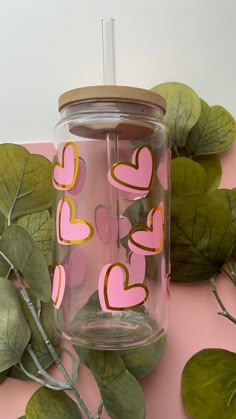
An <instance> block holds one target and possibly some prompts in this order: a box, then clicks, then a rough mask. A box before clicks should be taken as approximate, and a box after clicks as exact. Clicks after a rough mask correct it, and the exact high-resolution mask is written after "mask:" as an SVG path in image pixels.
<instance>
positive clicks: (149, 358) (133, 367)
mask: <svg viewBox="0 0 236 419" xmlns="http://www.w3.org/2000/svg"><path fill="white" fill-rule="evenodd" d="M165 347H166V336H163V337H162V338H161V339H159V340H158V341H156V342H154V343H151V344H150V345H147V346H142V347H138V348H134V349H127V350H123V351H119V352H120V355H121V358H122V360H123V362H124V364H125V366H126V368H127V370H128V371H129V372H130V373H131V374H132V375H134V377H135V378H136V379H137V380H139V379H141V378H144V377H145V376H146V375H148V374H149V373H150V372H151V371H152V370H153V369H154V368H155V367H156V365H157V364H158V362H159V360H160V358H161V356H162V354H163V352H164V350H165Z"/></svg>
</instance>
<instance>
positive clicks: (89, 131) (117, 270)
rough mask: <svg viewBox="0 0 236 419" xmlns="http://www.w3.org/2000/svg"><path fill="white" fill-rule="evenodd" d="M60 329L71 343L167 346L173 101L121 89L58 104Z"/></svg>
mask: <svg viewBox="0 0 236 419" xmlns="http://www.w3.org/2000/svg"><path fill="white" fill-rule="evenodd" d="M59 109H60V112H61V119H60V121H59V123H58V124H57V125H56V128H55V134H54V144H55V147H56V157H55V161H54V170H53V184H54V188H55V189H54V190H55V196H54V204H55V205H54V206H55V239H54V244H55V246H54V277H53V293H52V299H53V301H54V306H55V310H54V312H55V316H54V319H55V324H56V328H57V330H58V332H59V333H60V334H61V335H62V336H63V337H64V338H66V339H68V340H71V341H72V342H73V343H76V344H78V345H81V346H86V347H88V348H96V349H124V348H129V347H136V346H140V345H146V344H149V343H151V342H153V341H155V340H157V339H159V338H160V337H161V336H162V335H163V334H164V333H165V329H166V324H167V300H168V295H169V273H170V265H169V231H170V226H169V222H170V219H169V207H170V202H169V164H170V144H169V136H168V132H167V129H166V126H165V124H164V122H163V119H162V118H163V115H164V112H165V102H164V99H163V98H162V97H161V96H159V95H157V94H156V93H154V92H151V91H147V90H144V89H138V88H132V87H121V86H96V87H85V88H81V89H76V90H73V91H69V92H66V93H64V94H63V95H62V96H61V97H60V99H59Z"/></svg>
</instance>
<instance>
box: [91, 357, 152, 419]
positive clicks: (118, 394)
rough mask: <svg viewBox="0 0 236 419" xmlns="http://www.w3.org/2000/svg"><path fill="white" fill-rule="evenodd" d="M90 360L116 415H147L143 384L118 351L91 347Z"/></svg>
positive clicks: (115, 417)
mask: <svg viewBox="0 0 236 419" xmlns="http://www.w3.org/2000/svg"><path fill="white" fill-rule="evenodd" d="M88 363H89V366H90V369H91V371H92V373H93V375H94V377H95V379H96V381H97V384H98V386H99V389H100V393H101V397H102V399H103V402H104V405H105V408H106V411H107V413H108V414H109V415H110V417H111V418H112V419H121V418H129V419H145V417H146V416H145V402H144V397H143V393H142V390H141V387H140V385H139V384H138V382H137V381H136V379H135V378H134V377H133V375H131V374H130V373H129V371H128V370H127V369H126V368H125V365H124V362H123V361H122V359H121V357H120V355H119V353H118V352H116V351H94V350H90V351H89V355H88Z"/></svg>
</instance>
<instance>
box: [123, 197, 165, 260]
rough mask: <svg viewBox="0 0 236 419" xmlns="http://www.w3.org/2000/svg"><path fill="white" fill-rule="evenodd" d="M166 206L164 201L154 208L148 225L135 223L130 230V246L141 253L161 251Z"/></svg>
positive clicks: (148, 253)
mask: <svg viewBox="0 0 236 419" xmlns="http://www.w3.org/2000/svg"><path fill="white" fill-rule="evenodd" d="M163 225H164V208H163V203H161V204H160V205H159V206H158V207H156V208H153V209H152V210H151V211H150V212H149V214H148V217H147V225H142V224H140V225H135V226H134V227H133V228H132V229H131V230H130V232H129V240H128V246H129V248H130V250H132V252H134V253H138V254H140V255H155V254H156V253H160V252H161V251H162V248H163V241H164V228H163Z"/></svg>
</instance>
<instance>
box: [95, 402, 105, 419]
mask: <svg viewBox="0 0 236 419" xmlns="http://www.w3.org/2000/svg"><path fill="white" fill-rule="evenodd" d="M103 405H104V403H103V400H100V403H99V405H98V410H97V416H96V419H100V418H101V414H102V409H103Z"/></svg>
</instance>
